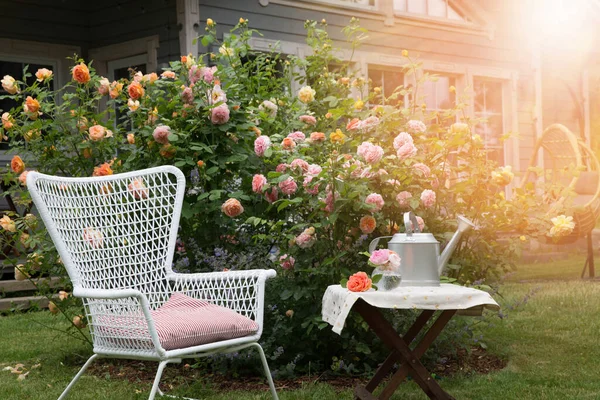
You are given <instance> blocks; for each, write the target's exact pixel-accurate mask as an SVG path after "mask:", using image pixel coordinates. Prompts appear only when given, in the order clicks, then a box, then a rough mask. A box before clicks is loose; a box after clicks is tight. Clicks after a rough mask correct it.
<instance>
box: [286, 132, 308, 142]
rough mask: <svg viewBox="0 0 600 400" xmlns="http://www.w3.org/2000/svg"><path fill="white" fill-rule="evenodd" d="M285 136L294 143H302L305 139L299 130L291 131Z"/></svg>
mask: <svg viewBox="0 0 600 400" xmlns="http://www.w3.org/2000/svg"><path fill="white" fill-rule="evenodd" d="M287 137H289V138H290V139H292V140H293V141H294V142H296V143H302V142H304V140H306V135H305V134H304V133H302V132H300V131H296V132H292V133H290V134H289V135H288V136H287Z"/></svg>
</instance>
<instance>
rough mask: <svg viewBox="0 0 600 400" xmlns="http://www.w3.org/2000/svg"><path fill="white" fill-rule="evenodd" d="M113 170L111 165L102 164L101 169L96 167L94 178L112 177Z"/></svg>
mask: <svg viewBox="0 0 600 400" xmlns="http://www.w3.org/2000/svg"><path fill="white" fill-rule="evenodd" d="M112 174H113V170H112V169H111V168H110V164H109V163H104V164H101V165H100V166H99V167H94V173H93V174H92V176H107V175H112Z"/></svg>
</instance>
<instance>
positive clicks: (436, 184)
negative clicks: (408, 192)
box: [431, 175, 440, 189]
mask: <svg viewBox="0 0 600 400" xmlns="http://www.w3.org/2000/svg"><path fill="white" fill-rule="evenodd" d="M439 186H440V180H439V179H438V177H437V176H435V175H434V176H433V177H432V178H431V187H432V188H434V189H437V188H438V187H439Z"/></svg>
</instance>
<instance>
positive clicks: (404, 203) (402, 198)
mask: <svg viewBox="0 0 600 400" xmlns="http://www.w3.org/2000/svg"><path fill="white" fill-rule="evenodd" d="M411 197H412V194H410V192H407V191H403V192H400V193H398V195H396V201H397V202H398V205H399V206H400V207H402V208H405V207H408V199H410V198H411Z"/></svg>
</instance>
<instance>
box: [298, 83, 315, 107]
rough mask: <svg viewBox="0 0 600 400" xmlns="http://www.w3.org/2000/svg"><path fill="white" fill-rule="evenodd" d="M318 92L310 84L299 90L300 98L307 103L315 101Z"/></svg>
mask: <svg viewBox="0 0 600 400" xmlns="http://www.w3.org/2000/svg"><path fill="white" fill-rule="evenodd" d="M316 93H317V92H315V90H314V89H313V88H311V87H310V86H303V87H302V88H300V90H299V91H298V99H299V100H300V101H301V102H303V103H305V104H306V103H310V102H311V101H313V100H314V99H315V94H316Z"/></svg>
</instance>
